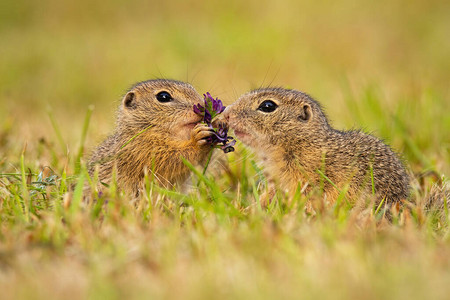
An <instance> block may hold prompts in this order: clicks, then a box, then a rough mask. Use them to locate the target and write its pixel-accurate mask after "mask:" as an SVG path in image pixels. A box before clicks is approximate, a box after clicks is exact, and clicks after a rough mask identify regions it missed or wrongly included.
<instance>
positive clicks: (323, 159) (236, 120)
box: [223, 88, 409, 203]
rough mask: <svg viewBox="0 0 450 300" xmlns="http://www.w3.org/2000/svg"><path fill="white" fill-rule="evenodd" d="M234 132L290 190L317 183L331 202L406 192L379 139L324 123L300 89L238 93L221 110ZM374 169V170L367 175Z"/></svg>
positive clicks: (402, 174) (399, 167)
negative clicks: (343, 196)
mask: <svg viewBox="0 0 450 300" xmlns="http://www.w3.org/2000/svg"><path fill="white" fill-rule="evenodd" d="M223 117H224V119H225V121H226V122H227V123H228V125H229V126H230V128H231V129H234V131H235V134H236V136H237V137H238V138H239V139H240V140H241V141H242V142H244V143H245V144H247V145H249V146H250V147H252V148H253V149H254V150H255V152H256V153H257V155H259V156H260V158H262V160H263V164H264V165H263V167H264V168H265V173H266V174H268V175H267V176H268V177H269V178H268V179H269V181H276V182H277V183H278V184H279V186H280V187H281V188H282V189H284V190H286V191H289V192H290V193H293V192H294V191H295V190H296V189H297V187H298V185H299V184H300V186H301V187H303V189H304V191H308V190H310V189H311V188H312V187H322V188H323V191H324V193H325V195H326V197H327V200H328V201H329V202H331V203H333V202H334V200H336V198H337V196H338V195H339V193H340V191H342V190H343V189H345V187H347V188H348V190H347V197H348V198H350V199H355V200H356V199H357V197H359V196H361V192H363V193H365V195H367V193H372V178H373V183H374V184H373V188H374V191H375V195H376V197H377V199H378V200H379V201H380V200H381V199H383V198H385V200H386V202H387V203H388V202H393V201H400V200H402V199H406V198H408V195H409V178H408V175H407V173H406V171H405V168H404V166H403V164H402V162H401V161H400V159H399V158H398V157H397V156H396V155H395V154H394V152H393V151H392V150H391V149H390V148H389V146H387V145H385V144H384V143H383V142H382V141H380V140H379V139H377V138H376V137H374V136H371V135H368V134H365V133H363V132H361V131H358V130H351V131H340V130H336V129H334V128H332V127H331V126H330V125H329V122H328V120H327V117H326V115H325V113H324V112H323V109H322V108H321V106H320V104H319V103H318V102H317V101H315V100H313V99H312V98H311V97H310V96H308V95H307V94H305V93H302V92H299V91H296V90H289V89H282V88H263V89H258V90H255V91H252V92H249V93H247V94H244V95H243V96H241V97H240V98H239V99H238V100H237V101H236V102H235V103H234V104H232V105H231V106H229V107H228V108H227V109H226V110H225V112H224V116H223ZM372 174H373V176H372Z"/></svg>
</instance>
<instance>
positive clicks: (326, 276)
mask: <svg viewBox="0 0 450 300" xmlns="http://www.w3.org/2000/svg"><path fill="white" fill-rule="evenodd" d="M1 6H2V7H1V9H0V38H1V41H2V43H1V45H2V46H1V47H0V55H1V57H2V59H1V60H0V98H1V100H0V291H1V292H0V295H1V297H0V298H2V299H44V298H45V299H48V298H55V299H85V298H90V299H105V298H110V299H123V298H134V299H140V298H145V299H148V298H170V299H199V298H205V299H211V298H213V299H224V298H228V299H253V298H256V299H266V298H267V299H269V298H270V299H274V298H275V299H280V298H288V299H289V298H292V299H294V298H295V299H298V298H306V299H446V298H448V295H449V293H450V285H449V284H448V282H450V232H449V217H448V207H447V206H444V207H442V209H441V211H438V212H433V211H431V212H426V211H424V210H423V202H424V201H425V199H426V197H427V195H428V194H429V192H430V190H431V189H432V187H433V185H435V184H436V182H438V179H439V178H440V177H442V176H447V178H448V176H449V175H450V139H449V137H450V114H448V111H449V108H450V107H449V103H450V99H449V97H450V94H449V90H448V82H449V80H450V77H449V74H450V63H449V60H448V53H449V51H450V40H449V39H448V37H447V35H448V32H449V30H450V18H449V14H450V7H449V4H448V1H428V2H423V1H394V2H392V1H381V2H373V1H360V2H358V3H356V4H355V3H354V1H346V0H344V1H340V2H336V3H334V4H331V3H327V2H318V1H303V2H299V1H293V0H291V1H284V2H279V1H278V2H273V1H227V2H223V3H219V2H215V1H212V2H204V3H203V2H202V1H189V3H188V2H185V1H139V0H134V1H120V0H118V1H110V2H108V4H106V3H105V2H104V1H84V0H81V1H77V2H74V3H73V4H69V3H66V4H64V3H63V2H61V1H56V0H45V1H40V2H39V3H38V2H36V3H33V2H31V3H30V2H29V1H12V0H11V1H9V0H7V1H3V2H2V4H1ZM154 77H169V78H174V79H178V80H184V81H189V82H191V83H193V84H194V86H195V87H196V88H197V90H198V91H199V92H201V93H204V92H206V91H209V92H211V94H212V95H214V96H215V97H217V96H218V97H219V98H221V99H222V100H223V101H224V102H225V103H231V102H233V101H234V100H235V99H236V98H237V97H238V96H239V95H240V94H241V93H244V92H246V91H248V90H249V89H251V88H254V87H259V86H261V85H268V84H272V85H278V86H284V87H291V88H295V89H300V90H303V91H306V92H308V93H310V94H311V95H313V96H314V97H315V98H317V100H319V101H320V102H321V103H322V104H323V106H324V107H325V109H326V111H327V114H328V115H329V117H330V119H331V120H332V123H333V124H334V125H336V127H338V128H352V127H353V128H363V129H364V130H366V131H368V132H371V133H373V134H375V135H377V136H379V137H381V138H383V139H384V140H386V141H387V142H388V143H389V144H390V145H392V147H393V148H394V149H396V150H397V151H398V152H399V153H400V154H401V156H402V157H403V159H404V160H405V162H406V164H407V166H408V168H409V169H410V171H411V173H413V174H414V180H415V182H414V186H413V193H412V196H411V200H412V201H413V205H412V206H411V207H410V210H408V211H400V212H396V211H394V213H393V214H392V222H391V223H387V222H385V221H383V206H382V205H379V206H376V205H372V204H370V201H369V204H368V205H367V207H366V208H365V209H362V212H360V211H358V212H357V211H356V210H352V209H351V207H350V206H349V205H348V203H347V201H346V199H345V197H344V196H343V194H344V193H342V195H341V196H342V197H341V196H340V197H339V200H338V201H337V203H336V204H335V206H333V207H330V208H327V207H325V206H324V205H323V203H322V202H321V201H320V200H319V199H320V198H319V197H317V195H308V196H305V195H301V194H300V193H299V191H298V193H297V194H296V195H295V196H294V197H293V200H291V201H287V199H286V195H284V194H283V193H282V192H281V191H278V193H277V196H276V197H277V201H274V202H272V203H270V204H269V205H268V206H267V207H263V206H261V203H260V196H261V194H262V193H263V192H264V180H265V179H264V176H263V175H262V172H261V168H263V167H264V166H263V165H258V164H257V163H256V162H255V161H254V155H253V154H252V152H251V150H249V149H246V148H244V147H243V146H242V145H241V144H237V145H236V149H237V151H236V153H231V154H227V158H228V166H227V168H226V169H225V170H219V169H217V167H214V164H212V165H210V166H209V167H208V169H207V171H206V173H205V174H202V171H203V170H201V169H195V170H194V171H193V179H192V183H191V186H192V189H191V190H189V191H188V192H184V191H180V190H177V189H174V190H166V189H162V188H160V187H158V186H157V185H154V184H153V182H152V181H151V178H148V180H147V187H146V193H145V195H144V196H143V197H142V199H140V200H138V201H136V202H131V201H130V199H129V197H127V196H126V195H123V194H122V193H121V192H120V191H118V190H117V187H116V185H115V184H114V183H113V184H111V185H110V186H109V188H108V189H106V190H105V192H104V193H103V194H102V195H100V196H99V195H96V197H97V202H95V203H91V204H89V205H86V204H84V203H83V202H82V194H81V192H82V188H83V185H84V182H90V181H91V180H93V181H94V183H92V182H91V183H92V184H95V181H96V179H95V178H93V179H91V178H89V177H88V175H87V172H86V167H85V163H86V160H87V158H88V155H89V151H90V149H92V148H93V147H94V146H95V145H96V144H97V143H99V142H100V141H101V140H102V138H104V137H105V135H106V134H108V132H111V131H112V128H113V126H114V124H113V121H114V110H115V108H116V106H117V105H118V101H119V100H120V98H121V96H122V95H123V94H124V92H125V90H126V89H127V88H128V87H129V86H131V84H133V83H134V82H136V81H141V80H145V79H149V78H154ZM92 105H94V106H95V108H94V106H92ZM430 171H432V172H430ZM425 173H426V174H435V175H433V176H426V177H425V178H423V180H422V179H420V176H419V174H425ZM436 174H437V175H436ZM324 180H326V178H324ZM308 200H309V201H311V203H312V206H313V207H314V208H315V211H316V214H315V215H310V214H308V213H306V212H305V209H304V208H305V205H307V203H308V202H307V201H308Z"/></svg>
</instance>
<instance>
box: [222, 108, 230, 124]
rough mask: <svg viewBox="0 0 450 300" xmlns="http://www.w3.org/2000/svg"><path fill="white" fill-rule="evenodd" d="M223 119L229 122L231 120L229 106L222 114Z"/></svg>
mask: <svg viewBox="0 0 450 300" xmlns="http://www.w3.org/2000/svg"><path fill="white" fill-rule="evenodd" d="M221 119H222V120H224V121H225V122H228V121H229V120H230V109H229V106H227V107H226V108H225V110H224V111H223V112H222V114H221Z"/></svg>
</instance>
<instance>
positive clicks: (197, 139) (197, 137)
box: [191, 123, 214, 146]
mask: <svg viewBox="0 0 450 300" xmlns="http://www.w3.org/2000/svg"><path fill="white" fill-rule="evenodd" d="M213 134H214V129H212V128H211V127H209V126H208V125H206V124H202V123H200V124H197V125H195V127H194V129H193V130H192V133H191V137H192V140H193V141H194V143H196V144H197V145H198V146H204V145H206V144H208V137H210V136H212V135H213Z"/></svg>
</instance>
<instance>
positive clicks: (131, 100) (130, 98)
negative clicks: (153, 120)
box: [123, 92, 137, 109]
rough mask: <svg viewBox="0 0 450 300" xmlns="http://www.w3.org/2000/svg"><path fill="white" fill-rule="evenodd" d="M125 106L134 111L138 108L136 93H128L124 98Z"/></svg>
mask: <svg viewBox="0 0 450 300" xmlns="http://www.w3.org/2000/svg"><path fill="white" fill-rule="evenodd" d="M123 106H124V107H125V108H128V109H134V108H136V106H137V102H136V94H135V93H134V92H128V93H127V94H126V95H125V97H123Z"/></svg>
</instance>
